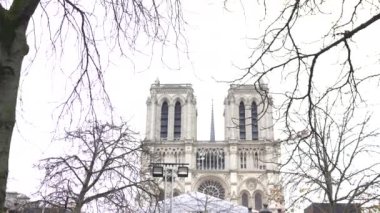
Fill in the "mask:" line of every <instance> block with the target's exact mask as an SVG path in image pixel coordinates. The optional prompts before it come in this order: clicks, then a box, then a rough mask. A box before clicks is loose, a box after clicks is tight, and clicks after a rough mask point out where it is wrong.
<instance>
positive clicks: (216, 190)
mask: <svg viewBox="0 0 380 213" xmlns="http://www.w3.org/2000/svg"><path fill="white" fill-rule="evenodd" d="M198 191H199V192H201V193H203V194H207V195H210V196H213V197H217V198H220V199H224V195H225V190H224V188H223V186H222V184H220V183H219V182H218V181H215V180H205V181H204V182H203V183H202V184H201V185H200V186H199V187H198Z"/></svg>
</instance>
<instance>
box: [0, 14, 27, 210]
mask: <svg viewBox="0 0 380 213" xmlns="http://www.w3.org/2000/svg"><path fill="white" fill-rule="evenodd" d="M6 21H7V20H5V21H4V20H2V22H1V23H0V212H3V211H2V209H3V207H4V201H5V195H6V187H7V178H8V158H9V149H10V144H11V138H12V131H13V127H14V124H15V121H16V103H17V91H18V86H19V80H20V71H21V64H22V61H23V58H24V56H25V55H26V54H27V53H28V46H27V44H26V36H25V31H26V24H23V25H19V26H14V25H13V26H14V27H13V26H12V25H11V24H6V23H5V24H4V22H6Z"/></svg>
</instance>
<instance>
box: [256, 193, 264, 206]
mask: <svg viewBox="0 0 380 213" xmlns="http://www.w3.org/2000/svg"><path fill="white" fill-rule="evenodd" d="M262 208H263V197H262V196H261V193H260V192H256V193H255V209H256V210H260V209H262Z"/></svg>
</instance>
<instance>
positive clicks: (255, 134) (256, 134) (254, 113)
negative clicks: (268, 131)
mask: <svg viewBox="0 0 380 213" xmlns="http://www.w3.org/2000/svg"><path fill="white" fill-rule="evenodd" d="M251 123H252V140H257V139H259V128H258V125H257V104H256V102H255V101H253V102H252V105H251Z"/></svg>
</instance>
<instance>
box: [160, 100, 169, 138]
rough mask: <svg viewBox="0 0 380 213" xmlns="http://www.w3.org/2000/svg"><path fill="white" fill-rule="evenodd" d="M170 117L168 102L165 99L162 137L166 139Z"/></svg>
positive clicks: (162, 111)
mask: <svg viewBox="0 0 380 213" xmlns="http://www.w3.org/2000/svg"><path fill="white" fill-rule="evenodd" d="M168 117H169V107H168V103H167V102H166V101H165V102H164V103H162V106H161V130H160V137H161V139H164V140H166V139H167V138H168V120H169V119H168Z"/></svg>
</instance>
